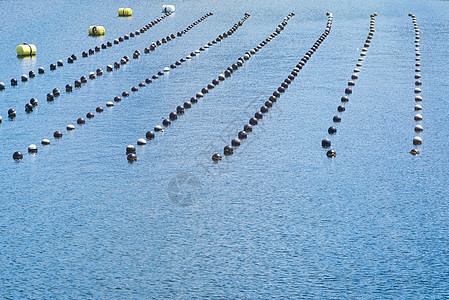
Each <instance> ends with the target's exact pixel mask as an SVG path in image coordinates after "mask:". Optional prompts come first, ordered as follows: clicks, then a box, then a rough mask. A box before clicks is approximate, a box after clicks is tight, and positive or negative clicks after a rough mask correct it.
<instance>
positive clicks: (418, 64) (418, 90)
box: [409, 14, 424, 155]
mask: <svg viewBox="0 0 449 300" xmlns="http://www.w3.org/2000/svg"><path fill="white" fill-rule="evenodd" d="M409 16H410V17H411V18H412V22H413V28H414V30H415V86H416V87H415V94H416V96H415V102H419V103H421V102H422V97H421V95H420V94H421V88H419V86H421V84H422V83H421V80H420V79H421V69H420V67H421V62H420V61H421V52H419V47H420V39H421V37H420V35H419V28H418V23H417V22H416V17H415V15H412V14H409ZM414 109H415V111H421V110H422V106H421V105H420V104H416V105H415V108H414ZM414 119H415V121H417V123H418V124H417V125H416V126H415V132H416V133H418V135H417V136H415V137H414V138H413V145H415V146H419V145H422V138H421V137H420V136H419V134H420V133H421V132H422V131H423V130H424V129H423V127H422V125H421V121H422V115H421V114H419V113H417V114H416V115H415V117H414ZM410 153H411V154H412V155H418V154H419V153H420V151H419V149H417V148H415V149H412V150H411V151H410Z"/></svg>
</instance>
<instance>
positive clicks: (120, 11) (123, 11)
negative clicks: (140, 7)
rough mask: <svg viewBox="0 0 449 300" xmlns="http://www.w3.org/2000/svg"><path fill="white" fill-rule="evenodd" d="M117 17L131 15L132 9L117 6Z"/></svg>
mask: <svg viewBox="0 0 449 300" xmlns="http://www.w3.org/2000/svg"><path fill="white" fill-rule="evenodd" d="M118 15H119V17H131V16H132V15H133V10H132V9H131V8H119V9H118Z"/></svg>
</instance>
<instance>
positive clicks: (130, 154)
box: [126, 13, 294, 162]
mask: <svg viewBox="0 0 449 300" xmlns="http://www.w3.org/2000/svg"><path fill="white" fill-rule="evenodd" d="M292 16H294V13H290V14H289V15H288V16H287V17H285V18H284V20H283V21H282V22H281V24H279V25H278V26H277V27H276V30H275V31H274V32H273V33H272V34H270V36H269V37H268V38H266V39H265V40H264V41H262V42H261V43H260V44H259V45H257V46H256V47H255V48H253V49H251V50H250V51H247V52H246V53H245V54H244V55H243V56H242V57H239V58H238V59H237V61H236V63H234V64H232V65H231V66H229V67H228V68H227V69H226V70H225V71H224V72H223V73H222V74H220V75H218V78H216V79H213V80H212V82H211V83H209V84H208V85H207V86H206V87H204V88H202V89H201V91H200V92H198V93H197V94H196V95H195V96H194V97H192V98H191V99H190V101H187V102H184V104H183V105H180V106H178V107H177V108H176V112H171V113H169V117H168V118H167V119H164V120H163V121H162V126H161V125H156V126H155V127H154V131H151V130H150V131H148V132H147V133H146V134H145V137H146V139H147V140H152V139H154V137H155V132H162V131H163V130H164V129H163V127H168V126H170V125H171V122H172V121H175V120H177V119H178V115H182V114H184V112H185V109H190V108H191V107H192V105H193V104H195V103H197V102H198V101H199V100H200V99H202V98H203V97H204V96H205V95H206V94H208V93H209V91H211V90H213V89H214V88H215V86H217V85H219V84H220V82H221V81H225V80H226V78H229V77H231V76H232V74H233V73H234V72H236V71H237V70H238V69H239V68H240V67H241V66H243V64H244V63H245V61H247V60H249V59H250V58H251V57H252V56H253V55H254V54H256V53H257V52H259V50H261V49H262V48H263V47H264V46H265V45H267V44H268V43H269V42H270V41H272V40H273V39H274V38H275V37H276V36H277V35H278V34H280V33H281V32H282V30H284V27H285V26H287V24H288V21H289V19H290V18H291V17H292ZM137 144H138V145H145V144H146V140H145V139H143V138H142V139H139V140H138V141H137ZM126 157H127V159H128V161H129V162H134V161H136V160H137V155H136V147H135V146H134V145H128V146H127V147H126Z"/></svg>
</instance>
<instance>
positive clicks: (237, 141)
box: [212, 13, 333, 161]
mask: <svg viewBox="0 0 449 300" xmlns="http://www.w3.org/2000/svg"><path fill="white" fill-rule="evenodd" d="M293 15H294V14H293V13H292V14H290V15H288V16H287V18H286V20H288V19H289V18H290V17H291V16H293ZM327 16H328V21H327V25H326V29H325V30H324V32H323V34H322V35H321V36H320V37H319V38H318V39H317V41H316V42H315V43H314V44H313V46H312V47H311V48H310V50H309V51H307V53H306V54H305V55H304V56H303V57H302V58H301V60H300V61H299V63H298V64H297V65H296V66H295V67H294V68H293V70H292V71H291V73H290V74H289V75H288V76H287V78H286V79H285V80H284V82H282V83H281V85H280V86H279V87H278V89H277V90H276V91H274V92H273V95H272V96H270V97H269V99H268V100H267V101H266V102H265V103H264V105H262V106H261V107H260V110H259V111H258V112H256V113H255V114H254V117H253V118H251V119H249V121H248V124H245V125H244V126H243V130H242V131H240V132H239V133H238V135H237V137H236V138H234V139H232V141H231V145H226V146H225V147H224V149H223V152H224V155H226V156H228V155H232V154H234V149H235V148H236V147H239V146H240V145H241V143H242V140H245V139H247V137H248V134H250V133H251V132H252V131H253V126H256V125H257V124H258V123H259V120H261V119H262V118H263V115H264V114H266V113H268V111H269V110H270V109H271V108H272V107H273V105H274V103H275V102H277V101H278V100H279V98H280V97H281V95H282V94H283V93H284V92H285V91H286V89H287V88H288V87H289V85H290V84H291V83H292V82H293V81H294V80H295V77H296V76H298V74H299V72H300V71H301V70H302V68H303V67H304V66H305V64H306V63H307V61H308V60H309V59H310V57H312V55H313V54H314V53H315V51H316V50H318V47H319V46H320V45H321V43H322V42H323V41H324V40H325V39H326V37H327V36H328V35H329V33H330V30H331V27H332V20H333V15H332V14H331V13H327ZM284 22H285V21H284ZM280 26H285V25H284V23H282V24H281V25H280ZM278 29H280V28H279V27H278ZM221 159H222V156H221V154H219V153H215V154H214V155H212V160H214V161H219V160H221Z"/></svg>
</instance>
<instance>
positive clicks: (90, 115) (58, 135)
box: [10, 13, 250, 159]
mask: <svg viewBox="0 0 449 300" xmlns="http://www.w3.org/2000/svg"><path fill="white" fill-rule="evenodd" d="M208 15H212V13H209V14H207V15H205V16H203V17H202V18H201V19H199V20H198V21H196V22H194V23H193V24H192V25H190V26H188V27H187V28H186V29H185V30H183V31H182V32H181V34H179V35H178V36H182V35H183V34H185V33H187V32H188V31H189V30H190V29H191V28H193V27H194V26H195V25H197V24H198V23H199V22H201V21H202V20H204V19H205V18H206V17H207V16H208ZM249 17H250V15H249V14H247V13H245V15H244V17H243V18H242V19H240V21H239V22H237V23H235V24H234V25H233V26H232V27H231V28H230V29H229V30H228V31H226V32H224V33H223V34H220V35H219V36H218V37H217V38H215V39H214V40H212V41H211V42H209V43H208V44H206V45H205V46H203V47H201V48H200V49H202V50H198V51H204V50H205V49H207V48H209V47H211V46H213V45H214V44H217V43H219V42H221V41H222V40H223V39H224V38H227V37H230V36H231V35H232V34H234V32H235V31H237V29H238V28H239V27H240V26H242V25H243V24H244V22H245V21H246V20H247V19H248V18H249ZM196 52H197V51H194V52H192V53H190V55H192V54H193V57H195V56H197V54H196ZM188 56H189V55H187V56H186V58H187V57H188ZM186 58H185V59H184V58H183V59H181V60H180V61H179V62H181V61H182V62H185V61H186ZM174 65H176V63H175V64H174ZM179 65H180V64H179ZM166 71H167V70H166V68H164V71H162V75H163V74H164V72H166ZM158 74H161V71H160V72H158ZM154 79H157V78H154V77H153V80H154ZM80 81H83V82H86V81H87V77H84V78H82V79H81V80H80ZM146 82H147V83H151V82H152V79H149V78H147V80H146ZM139 86H142V85H141V84H139ZM131 90H132V91H133V88H132V89H131ZM134 91H137V90H134ZM59 94H60V91H59V89H54V90H53V93H51V94H50V95H47V99H48V98H49V97H54V96H55V95H58V96H59ZM33 99H34V100H33ZM33 99H32V100H30V103H37V99H35V98H33ZM120 101H121V98H120V96H117V97H115V98H114V102H120ZM114 102H112V101H108V102H106V106H107V107H112V106H114ZM30 103H27V105H26V107H29V106H31V104H30ZM185 106H186V107H187V105H185ZM189 108H190V107H189ZM31 109H32V107H31ZM95 111H96V113H102V112H103V111H104V109H103V108H102V107H101V106H98V107H97V108H96V109H95ZM10 113H11V116H12V115H14V117H15V115H16V111H15V110H13V109H12V110H11V112H10ZM94 117H95V114H94V113H92V112H88V113H87V114H86V119H92V118H94ZM171 117H172V118H173V114H171ZM86 119H84V118H82V117H80V118H78V119H77V121H76V123H77V124H78V125H84V124H85V123H86ZM66 129H67V131H72V130H75V126H74V125H73V124H69V125H67V127H66ZM53 136H54V138H57V139H60V138H62V132H61V131H56V132H54V134H53ZM146 137H147V139H152V138H151V137H150V134H149V133H147V134H146ZM153 138H154V136H153ZM50 143H51V142H50V140H49V139H43V140H42V141H41V144H42V145H50ZM144 143H145V144H146V141H145V140H142V139H140V140H139V141H138V144H139V145H143V144H144ZM31 146H33V147H32V148H33V149H34V148H35V147H36V145H35V144H31V145H30V147H31ZM29 153H37V148H36V149H35V151H34V150H33V151H29ZM128 154H129V153H128ZM16 159H17V158H16Z"/></svg>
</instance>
